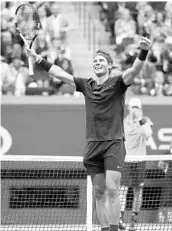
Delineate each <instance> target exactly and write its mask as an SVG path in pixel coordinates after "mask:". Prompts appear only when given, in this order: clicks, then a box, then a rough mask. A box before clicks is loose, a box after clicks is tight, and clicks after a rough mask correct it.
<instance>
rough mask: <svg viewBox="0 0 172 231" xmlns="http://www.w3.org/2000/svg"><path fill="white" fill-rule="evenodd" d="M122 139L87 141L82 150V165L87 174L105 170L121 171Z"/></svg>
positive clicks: (122, 156) (123, 150) (123, 147)
mask: <svg viewBox="0 0 172 231" xmlns="http://www.w3.org/2000/svg"><path fill="white" fill-rule="evenodd" d="M125 154H126V150H125V146H124V141H123V140H122V139H119V140H110V141H109V140H107V141H89V142H87V145H86V147H85V150H84V161H83V163H84V166H85V167H86V168H87V173H88V174H92V173H94V174H96V173H104V172H105V171H106V170H114V171H118V172H122V170H123V165H124V159H125Z"/></svg>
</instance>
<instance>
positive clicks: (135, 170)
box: [121, 161, 146, 187]
mask: <svg viewBox="0 0 172 231" xmlns="http://www.w3.org/2000/svg"><path fill="white" fill-rule="evenodd" d="M145 173H146V162H144V161H141V162H133V163H131V162H130V163H127V162H126V163H125V170H124V174H123V177H124V179H122V182H121V184H122V185H126V186H132V187H138V186H142V185H143V184H144V179H145Z"/></svg>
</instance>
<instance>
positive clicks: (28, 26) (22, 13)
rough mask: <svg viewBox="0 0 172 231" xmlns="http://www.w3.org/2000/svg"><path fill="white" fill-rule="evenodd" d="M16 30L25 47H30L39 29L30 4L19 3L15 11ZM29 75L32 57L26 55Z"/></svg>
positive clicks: (31, 69)
mask: <svg viewBox="0 0 172 231" xmlns="http://www.w3.org/2000/svg"><path fill="white" fill-rule="evenodd" d="M15 15H16V22H15V24H16V30H17V32H18V33H19V35H20V37H21V38H22V40H23V42H24V44H25V46H26V47H29V48H31V47H32V45H33V42H34V40H35V38H36V36H37V34H38V31H39V29H40V26H41V24H40V19H39V15H38V12H37V10H36V9H35V8H34V7H33V6H32V5H30V4H22V5H20V6H19V7H18V8H17V9H16V12H15ZM28 65H29V75H34V72H33V62H32V57H31V56H28Z"/></svg>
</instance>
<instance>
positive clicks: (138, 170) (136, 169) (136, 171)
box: [129, 162, 145, 231]
mask: <svg viewBox="0 0 172 231" xmlns="http://www.w3.org/2000/svg"><path fill="white" fill-rule="evenodd" d="M131 172H132V178H133V182H132V186H133V196H134V197H133V204H132V217H131V227H130V229H129V231H135V230H136V223H137V221H138V216H139V212H140V209H141V206H142V200H143V186H144V175H145V165H144V163H142V162H139V163H135V164H134V165H133V166H132V171H131Z"/></svg>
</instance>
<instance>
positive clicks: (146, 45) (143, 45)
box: [139, 37, 151, 50]
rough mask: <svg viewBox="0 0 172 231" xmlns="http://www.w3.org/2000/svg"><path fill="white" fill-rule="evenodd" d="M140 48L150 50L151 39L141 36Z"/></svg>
mask: <svg viewBox="0 0 172 231" xmlns="http://www.w3.org/2000/svg"><path fill="white" fill-rule="evenodd" d="M139 46H140V49H142V50H149V49H150V48H151V40H150V39H148V38H146V37H141V38H140V41H139Z"/></svg>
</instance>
